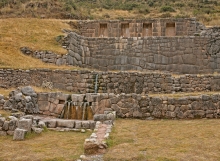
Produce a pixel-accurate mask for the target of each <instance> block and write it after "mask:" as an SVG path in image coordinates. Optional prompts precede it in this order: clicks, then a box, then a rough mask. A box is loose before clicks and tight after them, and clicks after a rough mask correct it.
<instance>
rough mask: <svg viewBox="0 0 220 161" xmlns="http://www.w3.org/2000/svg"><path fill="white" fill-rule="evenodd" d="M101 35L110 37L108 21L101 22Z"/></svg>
mask: <svg viewBox="0 0 220 161" xmlns="http://www.w3.org/2000/svg"><path fill="white" fill-rule="evenodd" d="M99 37H108V29H107V24H106V23H104V24H100V28H99Z"/></svg>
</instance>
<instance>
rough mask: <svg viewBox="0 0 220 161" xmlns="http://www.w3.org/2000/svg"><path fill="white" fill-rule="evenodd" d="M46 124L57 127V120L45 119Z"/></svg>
mask: <svg viewBox="0 0 220 161" xmlns="http://www.w3.org/2000/svg"><path fill="white" fill-rule="evenodd" d="M45 124H46V125H47V127H48V128H55V127H57V120H56V119H49V120H46V121H45Z"/></svg>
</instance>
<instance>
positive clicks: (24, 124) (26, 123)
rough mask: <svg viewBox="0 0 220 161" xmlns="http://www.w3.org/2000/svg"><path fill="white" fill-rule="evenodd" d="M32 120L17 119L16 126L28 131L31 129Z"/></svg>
mask: <svg viewBox="0 0 220 161" xmlns="http://www.w3.org/2000/svg"><path fill="white" fill-rule="evenodd" d="M31 126H32V120H31V119H21V120H19V121H18V128H19V129H24V130H26V131H28V132H30V131H31Z"/></svg>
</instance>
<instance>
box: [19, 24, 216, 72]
mask: <svg viewBox="0 0 220 161" xmlns="http://www.w3.org/2000/svg"><path fill="white" fill-rule="evenodd" d="M219 37H220V30H219V28H217V27H214V28H211V29H204V30H203V31H202V32H200V33H197V34H196V36H178V37H177V36H176V37H167V36H166V37H162V36H157V37H155V36H154V37H130V38H127V37H111V38H91V37H83V36H80V35H77V34H76V33H72V32H71V33H69V34H68V36H67V37H66V38H65V41H64V43H63V46H64V47H65V48H66V49H67V51H68V53H67V54H66V55H58V54H56V53H53V52H50V51H32V50H30V49H28V48H26V47H24V48H21V51H22V52H23V53H24V54H26V55H31V56H32V57H34V58H38V59H41V60H42V61H43V62H45V63H53V64H56V65H72V66H79V67H83V68H90V69H98V70H101V71H114V70H116V71H118V70H120V71H128V70H136V71H144V72H146V71H168V72H172V73H178V74H198V73H200V74H207V73H214V72H217V73H219V72H220V47H219V45H220V40H219Z"/></svg>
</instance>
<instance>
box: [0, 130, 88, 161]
mask: <svg viewBox="0 0 220 161" xmlns="http://www.w3.org/2000/svg"><path fill="white" fill-rule="evenodd" d="M90 134H91V133H90V132H86V133H74V132H56V131H48V132H43V133H42V134H40V135H34V136H30V139H26V140H24V141H12V137H11V136H10V137H9V136H0V147H1V151H0V160H15V161H18V160H33V161H37V160H42V161H58V160H62V161H73V160H76V159H77V158H79V156H80V155H81V154H83V143H84V140H85V139H86V138H87V137H89V135H90Z"/></svg>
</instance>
